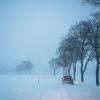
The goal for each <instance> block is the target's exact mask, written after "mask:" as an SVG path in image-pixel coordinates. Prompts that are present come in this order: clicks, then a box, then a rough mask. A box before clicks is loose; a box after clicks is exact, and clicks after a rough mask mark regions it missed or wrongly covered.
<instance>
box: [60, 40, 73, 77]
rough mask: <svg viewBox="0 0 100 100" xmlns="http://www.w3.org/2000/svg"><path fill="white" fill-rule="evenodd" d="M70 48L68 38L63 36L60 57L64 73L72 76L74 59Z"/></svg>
mask: <svg viewBox="0 0 100 100" xmlns="http://www.w3.org/2000/svg"><path fill="white" fill-rule="evenodd" d="M68 48H69V43H68V39H67V38H63V39H62V41H61V43H60V46H59V48H58V57H59V59H60V61H61V63H62V65H63V72H64V73H63V74H64V75H69V76H70V69H71V64H72V60H71V55H70V52H69V49H68Z"/></svg>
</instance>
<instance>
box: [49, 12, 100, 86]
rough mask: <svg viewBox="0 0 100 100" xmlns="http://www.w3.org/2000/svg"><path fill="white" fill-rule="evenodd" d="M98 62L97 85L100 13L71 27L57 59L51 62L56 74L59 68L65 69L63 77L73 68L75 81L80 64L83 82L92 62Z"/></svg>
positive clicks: (97, 69)
mask: <svg viewBox="0 0 100 100" xmlns="http://www.w3.org/2000/svg"><path fill="white" fill-rule="evenodd" d="M92 60H95V61H96V67H95V68H96V85H99V67H100V11H98V12H96V13H94V14H92V16H91V18H90V19H89V20H86V21H85V20H81V21H80V22H78V23H76V24H75V25H73V26H71V27H70V29H69V32H68V34H67V36H65V37H64V38H63V39H62V41H61V42H60V44H59V48H58V50H57V57H56V58H53V59H52V60H51V61H50V65H51V66H52V67H53V68H54V72H55V71H56V69H57V68H58V67H62V68H63V75H70V69H71V67H73V78H74V80H75V75H76V65H77V62H79V63H80V65H81V66H80V73H81V81H82V82H84V73H85V71H86V68H87V65H88V63H89V62H90V61H92Z"/></svg>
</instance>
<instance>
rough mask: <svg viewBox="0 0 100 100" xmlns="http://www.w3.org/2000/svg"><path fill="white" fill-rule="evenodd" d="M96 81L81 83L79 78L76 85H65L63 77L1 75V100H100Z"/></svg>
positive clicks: (99, 89)
mask: <svg viewBox="0 0 100 100" xmlns="http://www.w3.org/2000/svg"><path fill="white" fill-rule="evenodd" d="M94 79H95V77H85V80H86V81H85V83H81V82H80V79H79V77H77V80H76V82H75V85H68V84H66V85H65V84H62V82H61V76H56V77H54V76H50V75H42V76H40V75H39V76H38V75H26V76H25V75H0V100H84V99H85V100H100V87H97V86H95V80H94ZM38 80H39V82H38Z"/></svg>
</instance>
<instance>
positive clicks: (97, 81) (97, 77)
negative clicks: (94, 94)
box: [96, 57, 99, 86]
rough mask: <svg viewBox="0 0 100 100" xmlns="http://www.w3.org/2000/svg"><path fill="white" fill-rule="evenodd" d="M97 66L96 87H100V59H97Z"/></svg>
mask: <svg viewBox="0 0 100 100" xmlns="http://www.w3.org/2000/svg"><path fill="white" fill-rule="evenodd" d="M96 61H97V66H96V85H97V86H99V57H97V58H96Z"/></svg>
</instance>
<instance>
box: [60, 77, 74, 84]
mask: <svg viewBox="0 0 100 100" xmlns="http://www.w3.org/2000/svg"><path fill="white" fill-rule="evenodd" d="M62 82H63V83H68V84H74V81H73V78H72V76H63V77H62Z"/></svg>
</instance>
